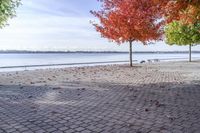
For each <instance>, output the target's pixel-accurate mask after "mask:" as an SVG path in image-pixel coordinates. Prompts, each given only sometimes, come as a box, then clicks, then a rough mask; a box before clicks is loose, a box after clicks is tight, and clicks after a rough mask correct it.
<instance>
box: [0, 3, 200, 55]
mask: <svg viewBox="0 0 200 133" xmlns="http://www.w3.org/2000/svg"><path fill="white" fill-rule="evenodd" d="M99 7H100V3H99V2H97V0H22V5H21V6H20V7H19V8H18V9H17V17H15V18H13V19H11V20H9V25H8V26H6V27H5V28H3V29H0V50H31V51H128V48H129V47H128V44H126V43H125V44H121V45H117V44H116V43H113V42H109V41H108V40H107V39H105V38H101V36H100V34H99V33H97V32H96V31H95V29H94V27H93V26H92V25H91V23H90V21H94V20H96V18H94V16H92V15H91V14H90V10H98V9H99ZM96 21H97V20H96ZM193 49H194V50H200V46H195V47H194V48H193ZM133 50H134V51H184V50H188V47H183V46H168V45H166V44H165V43H164V42H157V43H155V44H152V45H149V46H143V45H142V44H141V43H139V42H135V43H134V46H133Z"/></svg>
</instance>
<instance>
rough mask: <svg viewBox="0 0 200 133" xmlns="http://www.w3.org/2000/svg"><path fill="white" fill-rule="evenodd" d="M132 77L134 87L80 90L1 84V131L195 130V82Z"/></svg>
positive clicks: (157, 75) (199, 108)
mask: <svg viewBox="0 0 200 133" xmlns="http://www.w3.org/2000/svg"><path fill="white" fill-rule="evenodd" d="M137 76H138V78H134V77H133V82H134V83H135V85H119V84H112V83H109V82H108V83H101V82H99V83H95V84H94V85H93V87H94V88H86V89H85V90H84V91H83V92H82V91H81V90H80V89H79V90H78V88H77V89H70V88H69V87H66V88H64V89H62V90H56V89H52V87H50V86H49V87H47V86H46V87H45V86H38V87H33V86H26V87H24V89H20V87H16V86H9V85H3V86H1V87H0V133H12V132H13V133H15V132H16V133H17V132H20V133H23V132H24V133H32V132H37V133H51V132H55V133H59V132H66V133H71V132H72V133H73V132H80V133H90V132H91V133H92V132H102V133H104V132H105V133H117V132H119V133H133V132H134V133H139V132H141V133H162V132H163V133H168V132H169V133H179V132H180V133H193V132H199V131H200V126H199V125H200V102H199V101H200V86H199V85H197V84H196V83H190V84H188V83H184V82H182V83H181V84H180V81H182V79H183V76H182V75H180V74H179V73H176V72H154V73H152V76H153V77H154V78H152V79H149V78H143V79H140V80H139V77H140V75H137ZM174 79H177V80H174ZM142 81H143V84H142V83H141V82H142ZM68 84H69V83H66V84H65V85H66V86H67V85H68ZM79 85H80V86H90V85H91V83H83V84H82V83H79ZM127 86H128V87H127ZM25 88H26V89H25ZM95 88H99V90H95ZM59 91H62V93H59ZM8 92H9V93H8ZM79 93H80V95H77V94H79ZM29 96H32V97H31V98H28V97H29Z"/></svg>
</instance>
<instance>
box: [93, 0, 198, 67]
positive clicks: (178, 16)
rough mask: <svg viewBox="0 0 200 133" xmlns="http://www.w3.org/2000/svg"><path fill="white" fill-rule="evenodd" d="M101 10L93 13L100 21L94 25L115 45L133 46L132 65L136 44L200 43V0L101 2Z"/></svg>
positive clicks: (103, 0) (120, 0)
mask: <svg viewBox="0 0 200 133" xmlns="http://www.w3.org/2000/svg"><path fill="white" fill-rule="evenodd" d="M97 1H99V2H101V9H100V10H99V11H91V13H92V14H93V15H94V16H95V17H97V18H98V20H99V22H98V23H97V22H92V24H93V25H94V26H95V28H96V30H97V31H98V32H100V33H101V36H102V37H104V38H108V39H109V40H110V41H112V42H116V43H117V44H122V43H125V42H128V43H129V46H130V66H133V64H132V44H133V42H134V41H138V42H142V43H143V44H144V45H148V44H149V43H150V42H152V41H159V40H165V42H166V43H167V44H169V45H175V44H176V45H180V46H182V45H189V51H190V52H189V61H190V62H191V46H192V45H196V44H199V42H200V0H97Z"/></svg>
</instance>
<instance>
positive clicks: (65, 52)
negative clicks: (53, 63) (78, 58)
mask: <svg viewBox="0 0 200 133" xmlns="http://www.w3.org/2000/svg"><path fill="white" fill-rule="evenodd" d="M68 53H118V54H126V53H129V52H124V51H14V50H9V51H0V54H68ZM133 53H135V54H184V53H188V51H135V52H133ZM192 53H200V51H192Z"/></svg>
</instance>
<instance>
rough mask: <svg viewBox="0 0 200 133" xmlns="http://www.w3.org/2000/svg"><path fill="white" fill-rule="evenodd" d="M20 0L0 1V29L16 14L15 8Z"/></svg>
mask: <svg viewBox="0 0 200 133" xmlns="http://www.w3.org/2000/svg"><path fill="white" fill-rule="evenodd" d="M20 1H21V0H0V28H2V27H4V26H5V25H6V24H7V20H8V19H9V18H12V17H14V16H15V14H16V11H15V10H16V8H17V7H18V6H19V5H20Z"/></svg>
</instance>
